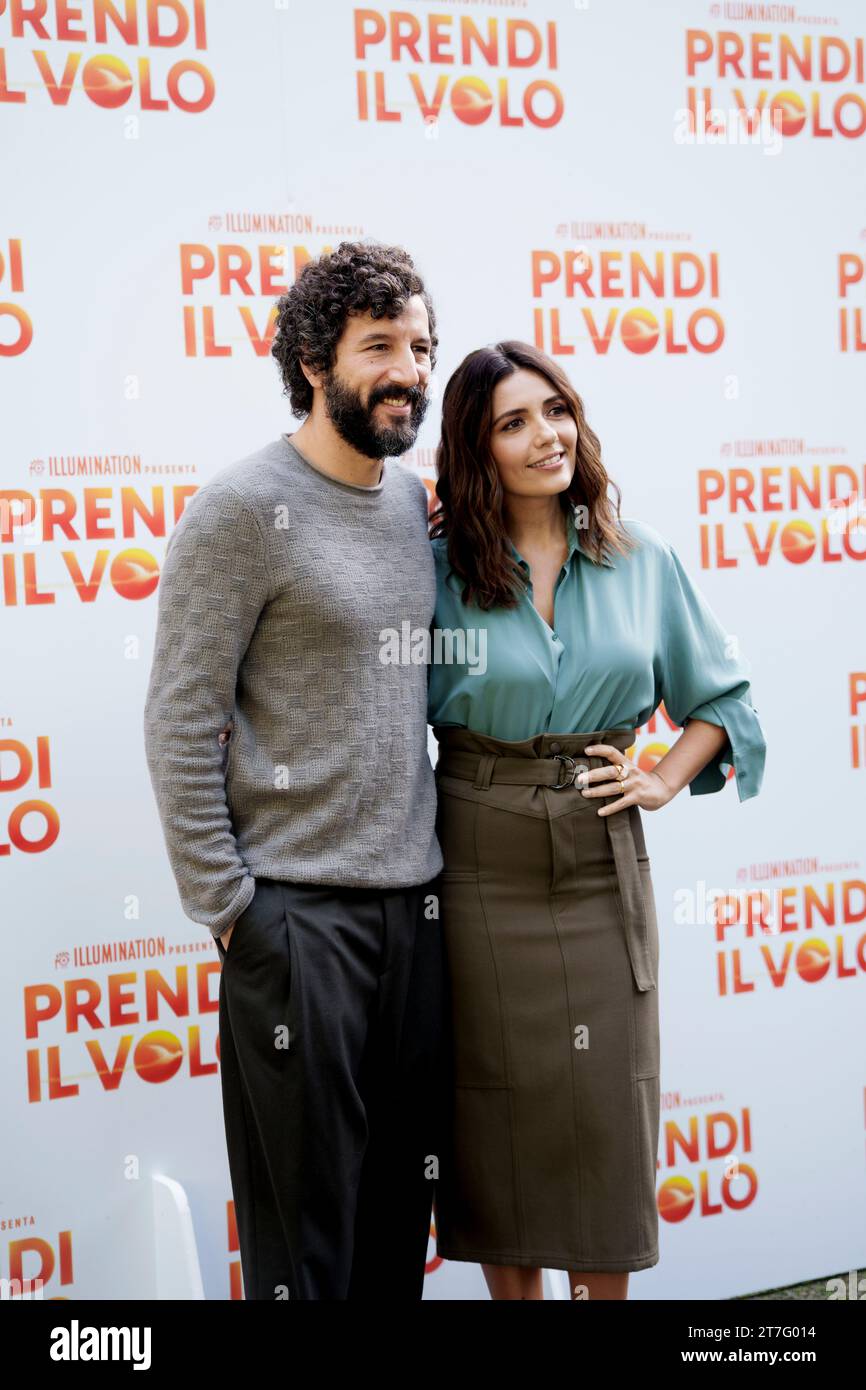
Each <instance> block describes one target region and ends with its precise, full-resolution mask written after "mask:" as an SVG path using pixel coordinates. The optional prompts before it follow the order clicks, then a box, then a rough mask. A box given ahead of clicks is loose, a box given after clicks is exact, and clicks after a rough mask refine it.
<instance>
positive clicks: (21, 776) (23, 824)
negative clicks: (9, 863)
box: [0, 715, 60, 859]
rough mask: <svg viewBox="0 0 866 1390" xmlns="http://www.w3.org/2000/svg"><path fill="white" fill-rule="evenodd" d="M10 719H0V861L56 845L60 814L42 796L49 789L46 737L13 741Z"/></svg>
mask: <svg viewBox="0 0 866 1390" xmlns="http://www.w3.org/2000/svg"><path fill="white" fill-rule="evenodd" d="M13 728H14V724H13V721H12V718H11V717H10V716H7V715H0V859H9V858H10V857H11V856H12V855H13V854H19V855H20V854H44V853H45V852H46V851H47V850H49V849H51V847H52V845H54V844H56V843H57V839H58V836H59V835H60V814H59V812H58V810H57V807H56V806H55V805H53V803H52V802H50V801H48V800H46V793H47V792H48V791H49V790H50V789H53V785H54V779H53V775H52V771H51V740H50V738H49V737H48V735H47V734H38V735H36V736H35V737H30V738H27V737H26V736H24V737H19V738H15V737H14V736H12V735H11V734H10V732H9V731H10V730H12V729H13Z"/></svg>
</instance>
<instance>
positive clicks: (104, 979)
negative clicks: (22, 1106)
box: [21, 936, 220, 1105]
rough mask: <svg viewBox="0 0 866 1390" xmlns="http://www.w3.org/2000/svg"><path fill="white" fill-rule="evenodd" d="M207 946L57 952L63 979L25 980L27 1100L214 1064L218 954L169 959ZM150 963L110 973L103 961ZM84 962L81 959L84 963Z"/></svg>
mask: <svg viewBox="0 0 866 1390" xmlns="http://www.w3.org/2000/svg"><path fill="white" fill-rule="evenodd" d="M205 952H207V953H212V945H211V943H207V944H205V943H203V942H202V943H198V942H197V943H195V944H194V945H187V946H173V947H171V946H170V947H167V946H166V942H165V938H164V937H159V936H157V937H154V936H149V937H138V938H132V939H118V940H114V941H100V942H98V943H94V944H93V945H89V946H83V945H79V946H75V947H74V948H73V950H72V951H71V953H70V952H59V953H58V955H57V957H56V959H55V968H56V969H57V970H58V971H61V970H64V971H68V973H65V976H64V978H63V980H62V982H61V983H59V984H54V983H52V982H51V981H50V980H45V979H40V980H36V981H33V982H29V983H28V982H26V981H25V982H23V983H22V986H21V991H22V999H23V1008H22V1016H23V1040H22V1042H23V1046H22V1057H21V1062H22V1070H23V1071H24V1073H25V1078H26V1095H27V1100H28V1101H29V1102H30V1104H31V1105H34V1104H39V1103H41V1102H43V1101H52V1100H69V1099H70V1098H74V1097H77V1096H80V1095H82V1094H86V1095H88V1096H90V1097H92V1096H93V1095H94V1094H102V1093H104V1092H110V1091H117V1090H120V1089H121V1087H122V1088H123V1089H125V1090H128V1089H129V1088H130V1086H132V1087H138V1086H140V1085H142V1084H145V1083H146V1084H148V1085H151V1086H153V1085H162V1084H164V1083H166V1082H171V1081H174V1080H176V1079H178V1080H180V1081H181V1082H183V1081H187V1080H191V1079H193V1078H197V1077H202V1076H204V1077H213V1076H215V1075H216V1073H217V1071H218V1064H219V1056H220V1046H219V1033H218V1031H217V1025H218V1013H219V996H218V988H219V974H220V961H219V960H218V959H215V960H202V961H197V962H195V963H189V964H187V963H183V964H175V965H173V966H172V965H171V964H169V962H168V961H167V960H165V959H164V958H165V957H170V956H172V955H181V954H184V953H186V954H199V953H200V954H204V953H205ZM146 960H152V961H153V962H154V963H153V964H152V965H151V966H150V967H146V966H144V965H139V966H138V968H129V969H120V970H111V969H109V968H103V967H102V966H101V964H100V962H106V961H116V962H118V963H121V962H123V963H126V962H128V963H130V964H131V965H132V966H135V963H136V962H142V961H146ZM82 962H84V964H82Z"/></svg>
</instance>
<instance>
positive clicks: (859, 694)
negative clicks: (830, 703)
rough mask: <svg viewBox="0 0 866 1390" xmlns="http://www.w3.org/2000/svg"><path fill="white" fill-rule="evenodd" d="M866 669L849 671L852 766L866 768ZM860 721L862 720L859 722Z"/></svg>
mask: <svg viewBox="0 0 866 1390" xmlns="http://www.w3.org/2000/svg"><path fill="white" fill-rule="evenodd" d="M864 705H866V671H850V672H849V673H848V715H849V718H850V719H851V720H852V721H853V722H852V724H851V727H850V738H851V767H852V769H857V770H858V771H861V772H862V771H863V770H866V709H864ZM858 721H860V722H858Z"/></svg>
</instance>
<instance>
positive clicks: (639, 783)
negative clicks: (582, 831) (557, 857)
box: [574, 743, 675, 816]
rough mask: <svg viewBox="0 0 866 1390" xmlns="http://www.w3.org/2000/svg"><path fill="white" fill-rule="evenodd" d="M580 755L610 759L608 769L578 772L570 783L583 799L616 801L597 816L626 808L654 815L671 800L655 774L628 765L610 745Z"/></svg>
mask: <svg viewBox="0 0 866 1390" xmlns="http://www.w3.org/2000/svg"><path fill="white" fill-rule="evenodd" d="M583 751H584V753H586V754H594V755H595V756H597V757H603V758H609V759H610V764H609V766H607V767H593V768H590V770H589V772H581V773H579V774H578V775H577V777H576V778H575V779H574V785H575V786H576V787H579V788H581V790H582V792H583V795H584V796H585V797H587V798H590V797H595V798H597V799H601V798H603V797H612V796H615V797H616V800H615V801H611V802H610V804H609V805H607V806H601V807H599V810H598V814H599V815H600V816H609V815H612V814H613V813H614V812H615V811H623V810H625V808H626V807H627V806H639V807H640V808H641V810H643V811H657V810H658V809H659V807H660V806H666V805H667V803H668V802H669V801H672V800H673V797H674V796H675V793H674V792H673V791H672V790H671V788H670V787H669V786H668V785H667V783H666V782H665V781H664V779H663V778H662V777H660V776H659V774H658V773H657V772H644V770H643V768H641V767H638V765H637V763H633V762H631V761H630V759H629V758H627V757H626V756H625V754H624V753H622V752H620V750H619V749H618V748H614V747H613V746H612V745H611V744H609V743H593V744H591V745H590V746H589V747H588V748H584V750H583ZM620 792H621V793H622V795H620Z"/></svg>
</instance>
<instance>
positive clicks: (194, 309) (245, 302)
mask: <svg viewBox="0 0 866 1390" xmlns="http://www.w3.org/2000/svg"><path fill="white" fill-rule="evenodd" d="M207 231H208V235H207V237H206V238H205V240H203V241H184V242H181V244H180V246H179V247H178V261H177V265H178V270H179V275H180V280H179V289H180V294H181V297H182V300H183V304H182V316H183V318H182V326H183V345H184V352H185V354H186V356H187V357H234V356H235V355H236V354H249V353H250V352H251V353H252V354H253V356H255V357H267V356H268V355H269V353H270V350H271V344H272V343H273V340H274V331H275V328H276V320H277V306H276V303H275V301H276V299H277V298H278V297H279V296H280V295H281V294H285V292H286V291H287V290H288V288H289V286H290V284H293V283H294V281H295V280H296V279H297V277H298V275H299V273H300V271H301V270H302V269H303V267H304V266H305V265H306V264H307V262H308V261H311V260H318V258H319V257H320V256H322V255H324V254H325V253H326V252H329V251H332V250H333V249H334V246H335V245H336V243H337V242H338V241H340V240H344V239H347V240H356V239H358V238H359V237H362V236H364V234H365V233H364V228H363V226H361V225H360V224H358V223H353V222H352V221H350V220H336V221H334V220H327V219H326V220H322V219H320V218H318V217H316V216H315V215H314V214H313V213H311V212H251V211H232V212H225V213H215V214H213V215H212V216H211V217H209V218H208V228H207ZM274 237H279V238H280V239H279V240H276V241H275V240H273V239H272V238H274ZM263 238H267V239H266V240H263Z"/></svg>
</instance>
